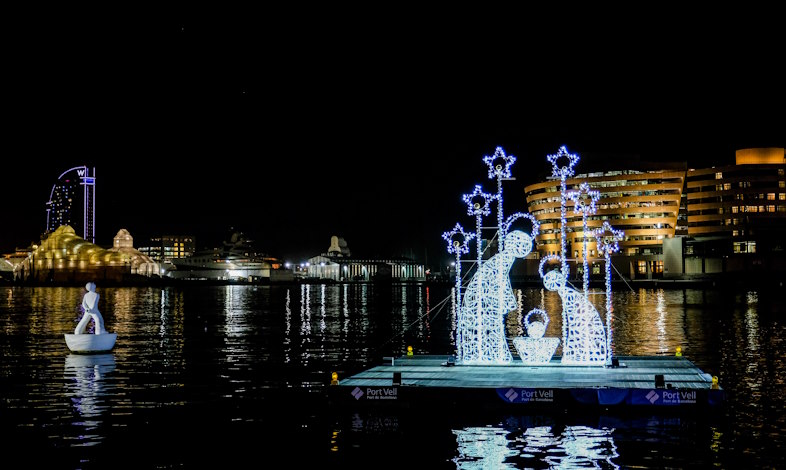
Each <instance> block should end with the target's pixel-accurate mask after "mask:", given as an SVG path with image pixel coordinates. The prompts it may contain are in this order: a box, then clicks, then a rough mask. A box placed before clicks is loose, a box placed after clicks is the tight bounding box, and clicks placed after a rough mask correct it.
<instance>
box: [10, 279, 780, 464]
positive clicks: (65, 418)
mask: <svg viewBox="0 0 786 470" xmlns="http://www.w3.org/2000/svg"><path fill="white" fill-rule="evenodd" d="M451 287H452V286H447V285H445V286H439V285H437V286H435V285H430V286H419V285H408V286H406V287H399V286H396V285H393V286H385V285H382V286H380V285H376V284H373V283H368V284H349V285H348V284H343V285H314V286H309V285H299V286H294V285H291V286H265V287H262V286H260V287H258V288H257V289H254V288H253V287H249V286H204V287H202V286H200V287H183V288H171V287H169V288H112V289H109V288H107V289H104V288H102V287H101V286H99V290H100V291H101V293H102V297H101V302H102V305H101V307H100V308H101V310H102V312H106V313H105V319H106V320H107V325H108V327H109V328H110V329H114V331H116V332H118V333H119V337H118V344H117V345H116V347H115V350H114V353H113V354H111V355H103V356H73V357H72V356H69V355H68V352H67V349H66V348H65V345H64V343H63V339H62V333H63V332H65V331H70V330H73V327H74V325H75V324H76V321H77V319H78V318H79V315H78V313H77V312H76V306H77V305H79V302H80V299H81V295H82V293H83V289H82V288H19V287H13V288H11V287H8V288H6V287H0V307H2V309H1V311H0V357H2V361H0V382H2V384H3V387H2V392H3V393H2V395H3V396H2V399H0V416H2V419H0V431H2V432H3V434H4V435H13V434H15V435H19V436H21V437H19V438H18V440H17V442H31V443H33V444H27V446H28V448H32V447H35V446H37V447H38V448H40V447H41V446H42V445H50V446H51V448H54V449H60V448H67V447H69V445H70V444H71V443H77V444H79V445H89V444H91V443H99V444H100V446H99V448H100V449H104V450H101V452H105V453H106V455H113V454H114V450H117V447H115V448H111V446H112V445H115V446H118V444H112V443H118V442H124V438H125V437H126V436H128V435H131V434H134V435H140V436H145V435H147V434H148V433H152V434H155V433H158V436H157V437H158V438H161V437H164V435H170V434H172V435H174V434H178V435H182V437H183V439H184V440H186V441H189V442H194V441H195V440H196V441H197V442H199V440H200V439H203V440H202V441H201V442H206V439H208V438H205V437H204V436H213V435H216V434H220V435H224V436H233V437H236V436H252V438H256V437H257V436H259V435H260V434H265V433H267V434H265V435H266V436H267V437H268V438H269V437H270V436H272V435H280V436H283V435H288V434H287V433H288V432H290V431H292V429H298V430H306V429H307V430H308V431H302V432H303V434H298V436H299V437H301V438H302V439H300V440H299V441H298V442H300V441H302V445H303V446H304V447H308V448H314V449H323V450H325V452H327V451H328V447H327V440H328V439H327V438H328V437H330V435H331V431H330V430H331V429H333V430H334V431H335V430H338V431H339V432H338V434H337V436H338V437H336V439H334V440H336V443H335V445H331V448H333V447H336V446H338V447H337V449H338V450H337V451H335V452H332V453H333V454H342V453H348V452H349V453H351V452H353V450H352V449H355V447H353V446H354V444H355V443H358V444H359V445H360V446H361V448H362V447H363V446H366V447H373V448H374V449H375V450H374V452H373V456H372V457H371V460H369V461H367V462H364V463H368V464H369V466H371V465H373V464H374V463H377V462H380V461H382V462H385V461H387V459H388V457H389V456H390V455H391V454H392V453H395V452H396V449H398V448H404V447H407V446H411V445H412V442H413V441H414V440H415V439H414V438H413V437H412V434H413V433H415V434H417V436H418V439H417V440H418V441H419V442H423V446H422V447H423V450H424V451H425V452H423V455H425V457H423V460H422V461H419V462H420V464H421V465H420V466H426V465H428V466H432V464H434V465H433V466H439V465H440V464H444V463H446V462H448V463H449V462H451V461H452V460H454V459H455V462H454V463H455V464H457V465H458V464H460V465H461V466H464V467H466V466H471V465H473V464H475V466H481V465H480V464H477V462H486V463H488V466H490V465H492V463H495V464H500V465H508V466H515V467H536V468H542V467H546V466H570V465H584V466H599V467H607V468H613V467H614V466H616V465H621V466H626V467H628V466H636V467H664V466H665V467H687V466H691V465H696V466H707V465H719V466H720V467H729V466H732V463H733V462H734V458H735V457H739V456H744V457H745V458H746V461H750V465H751V466H752V467H774V466H777V465H779V464H780V460H777V459H776V458H775V457H773V456H780V455H782V454H783V452H782V451H783V449H784V448H786V444H785V443H786V431H784V430H786V415H784V413H783V412H782V410H783V408H784V403H786V386H785V385H786V360H785V359H784V357H785V356H786V328H784V326H783V321H782V318H783V316H782V312H783V311H784V304H783V298H782V295H781V293H780V292H778V293H768V292H766V291H765V292H762V291H751V292H744V291H743V292H728V293H724V292H717V291H707V292H703V291H693V290H686V291H680V290H659V289H652V290H639V291H636V292H629V291H628V292H621V293H618V294H615V296H614V309H615V314H616V315H615V318H614V340H615V351H616V353H618V354H620V355H654V354H673V352H674V348H675V347H676V346H677V345H681V346H682V347H683V353H684V354H685V355H686V356H687V357H688V359H690V360H692V361H693V362H695V363H696V364H697V365H699V366H700V367H702V368H703V369H704V370H705V371H707V372H710V373H711V374H713V375H718V376H719V377H720V380H721V386H722V387H724V388H725V389H726V390H727V392H728V394H729V395H728V397H729V406H728V407H727V409H726V410H725V411H724V419H725V420H726V421H727V422H723V423H721V424H720V425H713V426H707V425H705V424H703V423H700V422H697V421H695V420H690V419H686V420H682V421H681V422H677V423H664V422H662V421H661V422H660V424H658V423H655V424H652V423H649V422H648V421H645V422H641V421H636V420H634V419H632V418H627V417H626V418H625V419H621V420H619V422H613V423H609V422H603V421H599V420H589V421H573V420H571V421H570V422H569V423H567V424H565V423H560V422H557V423H555V422H554V420H552V421H551V422H549V421H546V422H543V421H535V422H533V421H524V420H522V419H521V418H516V419H515V420H513V421H505V420H499V419H498V418H499V417H496V418H489V417H487V416H483V417H481V418H480V419H476V420H473V421H471V422H467V421H464V422H458V423H457V422H455V421H452V422H448V421H447V420H441V419H435V418H434V417H433V416H432V415H431V414H429V415H428V416H423V415H418V416H415V417H414V418H412V419H410V420H407V419H404V418H401V420H400V421H399V418H398V417H397V416H396V415H394V416H393V417H392V418H391V419H390V420H388V419H387V418H386V419H385V420H383V421H380V420H373V419H372V420H369V421H367V423H366V424H365V425H364V426H365V427H364V429H381V428H382V427H383V426H382V424H385V423H395V426H394V428H395V429H394V430H393V431H390V432H388V433H387V434H380V433H377V434H373V433H371V432H366V431H363V432H358V433H352V432H346V431H349V430H351V429H353V428H352V426H350V425H346V426H343V427H342V426H340V425H339V426H338V427H334V421H331V417H330V416H328V412H327V410H328V408H329V407H328V406H327V405H326V399H325V398H324V392H325V390H326V388H327V386H326V384H327V382H328V380H329V374H330V372H331V371H333V370H336V371H339V373H340V376H341V378H342V379H343V378H344V377H347V375H349V374H350V373H355V372H358V371H360V370H362V369H364V368H366V367H367V366H370V365H377V364H379V362H380V359H381V358H382V357H383V356H389V355H393V354H402V353H404V351H405V347H406V345H409V344H412V345H413V346H414V347H415V348H416V354H421V353H423V354H448V353H451V352H453V351H454V348H455V346H454V344H453V341H454V334H453V333H454V331H455V330H454V329H455V306H454V305H452V304H453V302H452V297H450V296H449V292H450V289H451ZM520 292H521V297H520V299H521V301H520V302H521V307H520V310H517V311H516V312H514V313H512V314H511V315H510V316H509V322H508V335H510V336H515V335H517V334H518V333H520V331H521V325H520V322H519V321H517V319H518V318H519V317H520V316H521V313H522V312H526V311H529V310H530V309H532V308H536V307H540V308H543V307H545V310H546V311H548V312H549V314H550V320H551V321H550V323H549V326H548V332H547V335H548V336H561V328H562V325H561V315H560V312H561V305H560V303H559V299H558V296H557V295H556V294H555V293H552V292H547V291H544V290H543V289H542V288H540V287H539V288H537V289H530V288H525V289H521V290H520ZM516 294H517V297H518V294H519V293H518V292H517V293H516ZM435 299H436V300H435ZM593 300H597V301H598V302H600V303H601V304H602V303H603V301H604V299H603V296H600V295H598V296H594V297H593ZM298 302H299V304H298ZM312 302H313V304H312ZM442 309H450V311H446V312H441V310H442ZM600 310H601V311H602V308H601V309H600ZM405 321H406V322H408V323H406V322H405ZM90 361H96V362H94V363H90ZM64 377H65V380H64V379H63V378H64ZM6 384H10V385H11V386H10V387H6V386H5V385H6ZM290 387H291V388H290ZM281 390H286V391H287V394H286V395H281V394H278V393H279V392H280V391H281ZM110 411H111V412H110ZM298 413H300V414H302V415H308V417H307V418H303V417H302V416H298ZM278 415H283V417H279V416H278ZM185 416H196V417H197V418H194V419H191V420H187V421H182V422H181V419H182V418H183V417H185ZM351 416H352V413H349V417H351ZM347 419H349V418H347ZM232 420H237V421H232ZM320 420H325V421H327V422H329V424H328V425H326V426H325V429H327V431H326V432H324V433H322V432H321V430H314V429H315V428H314V427H313V424H314V422H315V421H320ZM235 423H238V424H235ZM240 423H242V424H240ZM260 423H264V424H260ZM234 426H238V427H234ZM612 428H613V430H612ZM421 429H423V431H422V432H421V431H420V430H421ZM454 429H455V430H457V431H454ZM341 431H344V432H341ZM298 432H301V431H298ZM22 433H24V434H22ZM353 434H356V435H353ZM154 437H155V436H154ZM142 439H145V437H142V438H140V444H139V446H140V448H141V447H143V446H144V444H145V443H143V442H142ZM348 439H354V440H355V441H356V442H353V443H352V445H343V446H342V442H345V441H346V440H348ZM391 439H392V440H396V439H398V445H395V446H391V445H390V442H389V441H390V440H391ZM153 440H155V438H154V439H151V442H152V441H153ZM159 440H160V439H159ZM226 440H227V441H229V440H230V439H229V438H227V439H226ZM262 441H263V439H260V442H262ZM435 441H436V442H435ZM46 443H51V444H46ZM107 446H108V447H107ZM319 446H322V447H319ZM374 446H377V447H378V448H379V451H377V447H374ZM245 448H247V449H248V450H246V451H243V450H241V451H239V452H241V453H243V452H245V453H253V452H256V450H257V449H256V448H255V446H253V445H252V446H248V447H244V449H245ZM391 449H392V450H391ZM179 450H180V451H181V454H182V455H187V454H188V452H187V449H179ZM269 450H272V451H273V452H272V454H276V452H275V451H276V450H277V449H274V448H269ZM92 451H96V448H93V449H92ZM55 452H60V451H58V450H55ZM702 452H704V453H702ZM75 453H78V452H75ZM317 454H319V451H315V452H314V455H317ZM617 454H620V456H619V457H617ZM707 454H710V455H711V456H709V457H708V455H707ZM62 455H63V454H62V452H61V453H59V454H57V456H62ZM179 455H180V454H179ZM675 455H676V457H674V456H675ZM637 456H642V457H637ZM667 456H670V457H671V458H672V460H668V459H666V457H667ZM82 457H83V454H79V458H82ZM675 462H676V463H675ZM180 463H181V461H180V460H178V458H177V457H172V458H171V460H169V461H163V460H156V458H155V457H154V456H153V454H151V456H150V457H149V458H148V460H145V465H141V467H152V466H177V465H178V464H180Z"/></svg>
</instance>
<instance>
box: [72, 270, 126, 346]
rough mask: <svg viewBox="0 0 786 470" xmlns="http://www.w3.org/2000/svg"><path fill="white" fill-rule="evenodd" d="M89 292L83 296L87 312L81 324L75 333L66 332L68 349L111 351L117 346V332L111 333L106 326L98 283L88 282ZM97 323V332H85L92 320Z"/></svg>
mask: <svg viewBox="0 0 786 470" xmlns="http://www.w3.org/2000/svg"><path fill="white" fill-rule="evenodd" d="M85 288H86V289H87V293H86V294H85V296H84V297H83V298H82V308H83V309H84V311H85V314H84V315H83V316H82V319H81V320H79V324H78V325H76V329H74V334H72V335H70V334H66V335H64V336H65V342H66V345H67V346H68V349H70V350H71V351H73V352H75V353H94V352H105V351H109V350H110V349H112V348H113V347H114V346H115V340H117V333H109V332H107V331H106V329H105V328H104V317H102V316H101V312H99V311H98V299H99V297H100V296H99V295H98V294H97V293H96V285H95V284H94V283H92V282H88V283H87V285H86V286H85ZM91 319H92V320H93V322H94V323H95V334H93V335H91V334H87V333H85V328H87V324H88V323H89V322H90V320H91Z"/></svg>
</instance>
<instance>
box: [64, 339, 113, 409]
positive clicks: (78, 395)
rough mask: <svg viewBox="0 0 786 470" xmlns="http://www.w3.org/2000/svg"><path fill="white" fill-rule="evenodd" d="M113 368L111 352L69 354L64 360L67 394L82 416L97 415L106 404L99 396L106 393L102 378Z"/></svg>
mask: <svg viewBox="0 0 786 470" xmlns="http://www.w3.org/2000/svg"><path fill="white" fill-rule="evenodd" d="M114 370H115V356H114V355H112V354H91V355H82V354H69V355H68V356H67V357H66V360H65V374H64V375H65V377H66V379H68V378H72V379H73V382H70V381H69V382H67V385H66V389H67V390H68V392H67V394H68V395H69V396H70V397H71V401H72V402H73V403H74V407H75V408H76V409H77V411H78V412H79V414H80V415H82V416H84V417H95V416H99V415H100V414H101V413H102V412H103V411H104V409H105V408H106V406H102V405H101V397H103V396H104V395H106V393H107V387H106V383H105V381H104V379H105V378H106V375H107V374H109V373H110V372H112V371H114Z"/></svg>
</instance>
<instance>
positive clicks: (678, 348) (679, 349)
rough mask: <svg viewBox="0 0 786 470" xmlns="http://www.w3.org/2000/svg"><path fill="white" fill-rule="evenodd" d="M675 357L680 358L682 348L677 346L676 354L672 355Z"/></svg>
mask: <svg viewBox="0 0 786 470" xmlns="http://www.w3.org/2000/svg"><path fill="white" fill-rule="evenodd" d="M674 355H675V356H677V357H682V346H677V352H676V353H674Z"/></svg>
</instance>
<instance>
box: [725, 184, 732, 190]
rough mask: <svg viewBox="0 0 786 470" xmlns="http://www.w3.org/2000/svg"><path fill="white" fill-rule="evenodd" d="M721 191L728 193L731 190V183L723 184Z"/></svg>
mask: <svg viewBox="0 0 786 470" xmlns="http://www.w3.org/2000/svg"><path fill="white" fill-rule="evenodd" d="M723 189H724V190H726V191H728V190H730V189H731V183H723Z"/></svg>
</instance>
